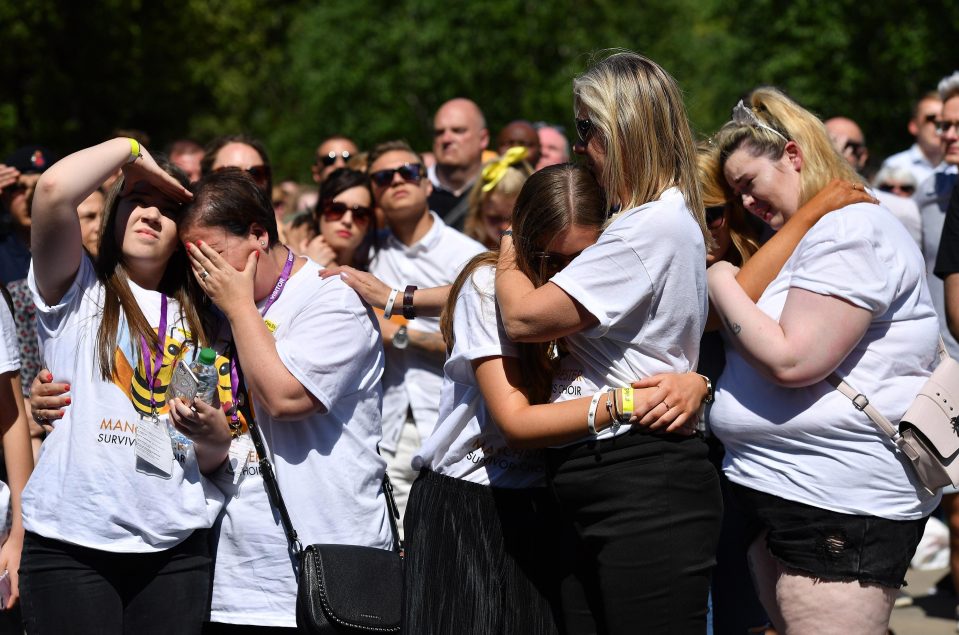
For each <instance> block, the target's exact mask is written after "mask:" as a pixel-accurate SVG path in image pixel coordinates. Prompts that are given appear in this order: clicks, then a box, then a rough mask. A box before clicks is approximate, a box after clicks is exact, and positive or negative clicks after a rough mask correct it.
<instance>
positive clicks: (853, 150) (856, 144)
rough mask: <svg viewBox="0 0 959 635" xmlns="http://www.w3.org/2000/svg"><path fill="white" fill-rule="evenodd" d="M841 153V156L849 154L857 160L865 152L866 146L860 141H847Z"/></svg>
mask: <svg viewBox="0 0 959 635" xmlns="http://www.w3.org/2000/svg"><path fill="white" fill-rule="evenodd" d="M842 151H843V154H849V155H852V156H854V157H856V158H857V159H858V158H860V157H861V156H862V153H863V152H865V151H866V144H865V143H862V142H860V141H847V142H846V145H845V146H843V149H842Z"/></svg>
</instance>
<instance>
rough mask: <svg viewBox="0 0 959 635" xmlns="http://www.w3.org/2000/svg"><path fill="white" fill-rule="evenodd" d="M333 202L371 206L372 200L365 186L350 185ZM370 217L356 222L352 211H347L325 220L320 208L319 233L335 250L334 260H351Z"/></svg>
mask: <svg viewBox="0 0 959 635" xmlns="http://www.w3.org/2000/svg"><path fill="white" fill-rule="evenodd" d="M333 202H334V203H344V204H346V205H347V206H349V207H350V208H353V207H354V206H357V205H358V206H360V207H371V206H372V204H373V201H372V199H371V197H370V192H369V190H367V189H366V188H365V187H360V186H357V187H351V188H349V189H348V190H343V191H342V192H340V193H339V194H337V195H336V196H335V197H333ZM371 221H372V219H371V218H369V217H368V218H367V219H366V220H364V221H362V222H358V221H357V220H356V219H354V218H353V212H352V211H348V212H346V213H345V214H343V216H341V217H340V218H339V219H338V220H327V219H326V217H325V216H324V215H323V213H322V210H320V234H321V235H322V236H323V239H324V240H326V243H327V244H328V245H329V246H330V247H331V248H332V249H333V251H335V252H336V262H338V263H343V264H349V263H351V262H353V254H355V253H356V249H357V247H359V246H360V243H362V242H363V237H364V236H366V231H367V229H368V228H369V226H370V225H369V224H370V222H371Z"/></svg>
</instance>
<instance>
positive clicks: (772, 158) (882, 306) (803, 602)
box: [708, 88, 939, 635]
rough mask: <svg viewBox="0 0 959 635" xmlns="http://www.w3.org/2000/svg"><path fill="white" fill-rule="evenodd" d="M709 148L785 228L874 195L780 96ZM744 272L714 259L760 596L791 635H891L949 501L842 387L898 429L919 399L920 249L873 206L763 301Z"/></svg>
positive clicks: (810, 245)
mask: <svg viewBox="0 0 959 635" xmlns="http://www.w3.org/2000/svg"><path fill="white" fill-rule="evenodd" d="M714 142H715V144H716V146H717V147H718V151H719V164H720V168H721V170H722V172H723V174H724V175H725V178H726V180H727V182H728V183H729V186H730V188H731V189H732V191H733V192H734V193H735V195H737V196H739V197H741V199H742V203H743V205H744V206H745V208H746V209H747V210H748V211H749V212H751V213H753V214H755V215H756V216H758V217H760V218H761V219H763V220H764V221H765V222H766V223H768V224H769V225H770V226H771V227H772V228H773V229H777V230H778V229H780V228H781V227H783V226H784V225H787V224H790V223H791V219H795V218H797V217H798V216H800V212H799V208H800V207H801V206H804V205H806V204H807V203H808V202H810V200H812V199H814V198H819V197H820V196H821V195H822V194H823V192H824V191H825V190H827V189H828V188H827V185H828V186H829V188H833V187H836V183H835V182H834V179H845V180H846V183H845V185H844V187H846V188H847V189H852V190H853V191H857V192H862V191H863V190H864V187H863V184H862V182H861V181H859V179H858V178H857V177H856V175H855V174H853V173H852V169H851V168H850V166H849V165H848V164H847V163H846V161H845V160H844V159H843V158H842V157H840V156H839V154H837V153H836V151H835V150H834V149H833V148H832V145H831V143H830V140H829V137H828V135H827V134H826V130H825V128H824V127H823V125H822V123H821V122H820V121H819V120H818V119H817V118H816V117H815V116H814V115H812V114H811V113H810V112H808V111H807V110H805V109H804V108H802V107H801V106H799V105H798V104H797V103H795V102H794V101H792V100H791V99H789V98H788V97H786V96H785V95H784V94H782V93H781V92H779V91H778V90H776V89H773V88H760V89H757V90H756V91H754V92H753V93H752V94H751V95H750V97H749V99H748V100H746V102H745V103H744V102H740V103H739V104H738V105H737V106H736V108H735V109H734V110H733V117H732V121H730V122H729V123H727V124H726V125H725V126H723V128H722V129H721V130H720V131H719V132H718V133H717V134H716V136H715V138H714ZM840 185H841V184H840ZM780 233H782V232H780ZM777 237H778V236H777ZM765 249H766V247H764V248H763V249H762V250H760V252H759V254H761V253H762V252H763V250H765ZM759 254H757V256H756V258H753V260H751V261H750V265H752V264H753V262H754V261H755V260H756V259H757V258H758V257H759ZM777 270H778V269H777ZM737 271H738V270H737V268H736V267H734V266H733V265H732V264H730V263H728V262H718V263H716V264H715V265H713V266H712V267H710V268H709V274H708V275H709V294H710V298H711V300H712V303H713V307H714V308H715V309H716V310H717V312H718V313H719V314H720V315H721V316H722V320H723V323H724V325H725V329H726V335H727V341H729V342H731V343H732V346H730V347H729V348H728V349H727V357H726V361H727V363H726V369H725V371H724V373H723V375H722V378H721V379H720V381H719V384H718V387H717V394H716V401H715V403H714V405H713V408H712V410H711V413H710V425H711V429H712V431H713V432H714V433H715V434H716V436H717V437H718V438H719V439H720V440H721V441H722V442H723V444H724V446H725V449H726V456H725V459H724V464H723V469H724V472H725V475H726V476H727V477H728V479H729V482H730V490H731V491H732V493H733V495H734V497H735V499H736V500H737V501H738V503H739V505H738V506H739V507H740V508H742V510H743V512H744V513H745V515H746V516H747V518H748V519H749V522H750V524H751V527H752V530H753V531H752V534H751V536H749V539H750V540H752V544H751V546H750V550H749V557H750V566H751V568H752V571H753V576H754V578H755V580H756V587H757V588H756V590H757V592H758V594H759V597H760V600H761V601H762V603H763V605H764V607H765V609H766V611H767V613H768V614H769V616H770V618H772V620H773V622H774V624H775V626H776V628H777V630H778V631H779V632H786V633H791V632H796V633H825V632H837V633H839V632H841V633H853V632H855V633H869V634H876V635H881V634H884V633H886V630H887V628H888V622H889V615H890V612H891V610H892V606H893V601H894V599H895V595H896V590H897V589H898V588H899V587H900V586H901V585H902V584H903V578H904V575H905V572H906V569H907V567H908V565H909V560H910V558H911V557H912V554H913V553H914V552H915V549H916V545H917V543H918V541H919V538H920V537H921V536H922V530H923V526H924V525H925V522H926V518H927V516H928V515H929V513H930V512H932V510H933V509H934V508H935V507H936V505H937V504H938V501H939V494H938V493H936V494H930V493H928V492H926V491H924V490H923V488H922V487H921V485H919V484H918V482H917V480H916V478H915V475H914V474H913V473H912V472H911V468H910V466H909V465H908V461H906V460H904V459H903V457H902V456H900V455H899V453H898V452H897V451H896V449H895V446H894V445H893V444H892V443H891V442H890V440H889V438H888V437H886V436H885V435H884V434H883V433H882V431H881V430H880V429H879V428H878V427H877V425H876V424H875V423H873V422H872V421H871V420H870V418H869V417H868V416H867V415H866V414H864V413H863V412H862V410H861V409H859V408H858V407H857V406H856V405H854V403H853V402H852V400H850V399H848V398H846V397H845V396H844V395H843V394H841V393H840V392H839V391H838V390H836V389H835V388H834V386H836V385H837V384H838V383H839V382H840V381H845V382H847V383H848V384H849V385H850V386H853V387H854V388H855V390H856V391H857V392H859V393H860V396H865V397H866V398H868V400H869V402H870V403H871V405H872V406H873V407H875V408H876V409H877V410H879V412H881V413H883V414H884V415H885V416H886V417H887V418H888V419H890V420H891V421H893V422H896V421H898V419H899V418H900V417H901V416H902V414H903V412H904V410H905V408H906V407H907V406H908V404H909V403H911V402H912V400H913V398H914V397H915V395H916V393H917V392H918V390H919V388H920V387H921V386H922V384H923V383H924V382H925V381H926V378H927V377H928V376H929V374H930V372H931V369H932V368H933V367H934V366H935V363H936V359H937V355H936V348H937V333H938V328H937V318H936V313H935V310H934V308H933V306H932V301H931V297H930V294H929V289H928V287H927V286H926V282H925V268H924V265H923V260H922V256H921V254H920V253H919V250H918V249H917V248H916V245H915V242H914V241H913V240H912V239H911V238H910V237H909V234H908V233H907V231H906V229H905V228H904V227H903V226H902V224H901V223H900V222H899V221H898V220H897V219H896V218H895V217H894V216H893V215H892V214H891V213H890V212H889V211H888V210H886V209H885V208H882V207H880V206H879V205H877V204H876V202H875V201H874V199H873V200H872V201H870V202H856V203H853V204H847V205H844V206H843V207H842V208H841V209H839V210H838V211H836V212H833V213H830V214H827V215H825V216H824V217H823V218H822V219H821V220H819V221H818V222H816V223H815V224H814V225H813V226H812V228H811V229H810V230H809V231H808V233H806V234H805V236H804V237H803V238H802V240H801V241H800V242H799V244H798V246H797V247H796V249H795V252H794V253H793V254H792V256H791V257H790V258H789V260H788V261H787V262H786V263H785V265H784V266H783V267H782V269H781V270H778V275H776V276H775V279H773V280H772V282H771V283H770V284H769V286H768V287H767V288H766V289H765V292H763V293H762V295H761V297H760V296H758V294H747V292H746V291H745V290H744V289H743V287H742V286H741V284H740V283H739V282H738V281H737V279H736V275H737ZM751 296H752V297H751ZM757 298H758V300H757Z"/></svg>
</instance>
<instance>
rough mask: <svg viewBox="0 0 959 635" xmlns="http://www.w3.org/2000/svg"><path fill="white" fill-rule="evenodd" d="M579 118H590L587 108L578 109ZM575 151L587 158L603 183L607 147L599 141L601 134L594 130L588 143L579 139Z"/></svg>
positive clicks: (587, 161)
mask: <svg viewBox="0 0 959 635" xmlns="http://www.w3.org/2000/svg"><path fill="white" fill-rule="evenodd" d="M576 118H577V119H589V113H588V112H587V111H586V110H582V109H580V110H578V111H577V113H576ZM573 152H575V153H576V154H578V155H579V156H581V157H585V158H586V167H587V168H589V171H590V172H592V173H593V176H594V177H595V178H596V180H597V181H600V183H602V176H603V167H604V166H605V165H606V148H604V147H603V144H602V143H600V141H599V135H598V134H597V132H596V131H595V130H594V131H593V134H592V135H590V137H589V142H588V143H585V144H584V143H583V142H582V141H579V142H578V143H576V144H575V145H574V146H573Z"/></svg>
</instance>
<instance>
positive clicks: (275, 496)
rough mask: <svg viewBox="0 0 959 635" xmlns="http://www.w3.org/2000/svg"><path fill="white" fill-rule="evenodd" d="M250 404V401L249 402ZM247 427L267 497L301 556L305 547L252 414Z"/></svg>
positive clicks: (292, 545) (293, 546)
mask: <svg viewBox="0 0 959 635" xmlns="http://www.w3.org/2000/svg"><path fill="white" fill-rule="evenodd" d="M247 402H248V403H249V400H247ZM246 425H247V428H249V430H250V438H252V439H253V447H254V448H256V454H257V456H259V457H260V476H262V477H263V485H264V487H266V495H267V496H268V497H269V498H270V503H271V504H272V505H273V507H275V508H276V510H277V511H278V512H279V513H280V522H281V523H283V531H284V532H286V539H287V540H288V541H289V543H290V549H292V551H293V555H294V556H299V555H300V552H302V551H303V545H302V543H300V539H299V537H298V536H297V534H296V529H294V527H293V520H292V519H291V518H290V512H289V511H287V509H286V503H285V502H283V494H281V493H280V484H279V483H278V482H277V480H276V473H275V472H274V471H273V464H272V463H271V462H270V457H269V455H268V454H267V453H266V445H265V444H264V443H263V435H261V434H260V426H259V425H257V423H256V422H255V421H254V420H253V417H252V416H250V414H247V415H246Z"/></svg>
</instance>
